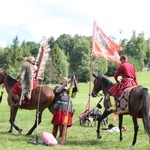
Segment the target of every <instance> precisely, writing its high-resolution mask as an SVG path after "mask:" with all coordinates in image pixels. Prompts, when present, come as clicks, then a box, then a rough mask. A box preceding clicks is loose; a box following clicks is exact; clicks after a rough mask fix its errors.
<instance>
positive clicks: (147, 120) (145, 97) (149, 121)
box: [142, 88, 150, 138]
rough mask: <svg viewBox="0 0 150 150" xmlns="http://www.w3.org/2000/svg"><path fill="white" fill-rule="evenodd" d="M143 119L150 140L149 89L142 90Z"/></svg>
mask: <svg viewBox="0 0 150 150" xmlns="http://www.w3.org/2000/svg"><path fill="white" fill-rule="evenodd" d="M142 101H143V102H142V116H143V117H142V119H143V125H144V129H145V131H146V133H147V134H148V136H149V138H150V94H149V93H148V89H147V88H143V89H142Z"/></svg>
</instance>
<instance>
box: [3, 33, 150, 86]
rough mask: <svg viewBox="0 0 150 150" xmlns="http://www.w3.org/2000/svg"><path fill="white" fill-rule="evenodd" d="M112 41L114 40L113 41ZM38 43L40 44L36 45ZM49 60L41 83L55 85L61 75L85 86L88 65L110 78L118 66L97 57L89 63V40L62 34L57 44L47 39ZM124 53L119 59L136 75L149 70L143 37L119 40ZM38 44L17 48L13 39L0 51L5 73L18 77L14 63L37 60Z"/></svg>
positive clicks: (149, 51)
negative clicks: (10, 43) (126, 58)
mask: <svg viewBox="0 0 150 150" xmlns="http://www.w3.org/2000/svg"><path fill="white" fill-rule="evenodd" d="M113 39H115V38H113ZM39 42H40V41H39ZM48 42H49V44H50V48H51V51H50V58H49V59H48V61H47V64H46V66H45V68H46V69H45V75H44V83H58V82H59V79H60V77H61V76H62V75H66V76H67V77H70V76H71V74H72V73H75V75H76V76H77V77H78V79H79V81H80V82H88V81H89V78H90V75H89V74H90V73H89V71H90V67H91V66H90V64H91V65H92V71H93V72H97V73H103V74H106V75H108V76H113V75H114V72H115V71H116V69H117V64H116V63H113V62H110V61H108V60H105V59H103V58H99V57H92V62H90V55H91V48H92V37H86V36H80V35H78V34H76V35H75V36H74V37H72V36H71V35H69V34H62V35H60V36H59V37H58V38H57V39H56V40H55V39H54V38H53V37H50V38H49V40H48ZM120 44H121V46H122V47H123V51H121V52H119V55H122V54H125V55H127V56H128V60H129V62H130V63H132V64H133V65H134V66H135V67H136V70H137V71H141V70H142V69H143V68H144V67H146V68H148V69H149V66H150V59H149V58H150V40H149V39H148V40H145V37H144V33H140V34H138V36H136V32H135V31H133V35H132V37H131V38H130V39H129V40H128V39H123V40H120ZM38 51H39V43H35V42H32V41H27V42H25V41H23V42H22V43H21V44H20V45H19V38H18V36H16V37H15V38H14V39H13V44H12V45H10V46H8V47H6V48H0V64H4V63H6V64H7V66H6V68H5V69H6V71H7V72H8V73H9V74H10V75H11V76H13V77H15V78H16V77H17V76H18V73H19V70H20V67H21V65H22V62H18V61H16V58H18V57H25V56H30V55H32V56H34V57H35V58H36V57H37V54H38Z"/></svg>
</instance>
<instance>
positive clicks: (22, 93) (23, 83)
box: [12, 56, 37, 106]
mask: <svg viewBox="0 0 150 150" xmlns="http://www.w3.org/2000/svg"><path fill="white" fill-rule="evenodd" d="M22 60H26V62H25V63H24V64H23V65H22V67H21V70H20V74H19V81H18V82H17V83H16V84H15V85H14V86H13V87H12V95H13V98H14V99H15V102H17V103H15V104H14V106H18V105H21V103H22V101H23V100H24V101H23V102H25V104H30V99H31V91H32V89H34V88H35V87H36V86H37V81H36V80H35V79H34V76H35V72H36V70H37V66H36V65H34V62H35V58H34V57H32V56H30V57H27V58H22Z"/></svg>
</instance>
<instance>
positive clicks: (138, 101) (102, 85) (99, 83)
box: [91, 74, 150, 146]
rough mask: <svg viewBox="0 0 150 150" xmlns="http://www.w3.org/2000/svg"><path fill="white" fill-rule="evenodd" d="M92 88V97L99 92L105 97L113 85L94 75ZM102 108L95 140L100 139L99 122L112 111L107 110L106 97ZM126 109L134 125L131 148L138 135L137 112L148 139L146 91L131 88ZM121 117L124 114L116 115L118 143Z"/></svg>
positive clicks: (149, 108) (149, 119)
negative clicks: (103, 108)
mask: <svg viewBox="0 0 150 150" xmlns="http://www.w3.org/2000/svg"><path fill="white" fill-rule="evenodd" d="M93 76H94V77H95V80H94V87H93V90H92V93H91V95H92V97H96V96H97V95H98V93H99V91H102V92H103V93H104V95H105V96H106V95H107V94H108V90H109V88H110V87H112V86H113V85H114V84H113V83H112V82H111V81H110V80H109V79H108V78H106V77H105V76H103V75H98V76H96V75H94V74H93ZM104 107H105V110H104V112H103V114H102V116H101V117H100V118H98V126H97V138H98V139H100V138H101V134H100V123H101V121H102V120H103V119H104V118H105V117H107V116H108V115H109V114H111V113H112V111H108V110H107V109H108V108H109V101H108V100H106V97H105V99H104ZM128 107H129V111H128V113H126V114H129V115H131V116H132V120H133V123H134V137H133V141H132V146H134V145H135V143H136V140H137V134H138V128H139V125H138V121H137V118H138V114H139V112H140V113H141V114H142V119H143V125H144V128H145V131H146V133H147V134H148V136H149V137H150V95H149V94H148V89H147V88H144V87H142V86H137V87H133V88H132V89H131V90H130V93H129V100H128ZM123 115H124V114H118V117H119V129H120V141H122V139H123V137H122V121H123Z"/></svg>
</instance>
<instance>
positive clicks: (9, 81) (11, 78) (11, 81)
mask: <svg viewBox="0 0 150 150" xmlns="http://www.w3.org/2000/svg"><path fill="white" fill-rule="evenodd" d="M4 74H5V76H6V77H7V81H8V83H9V85H10V87H12V86H14V85H15V84H16V83H17V82H18V81H17V80H16V79H14V78H13V77H11V76H10V75H8V74H7V73H6V72H5V71H4Z"/></svg>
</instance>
